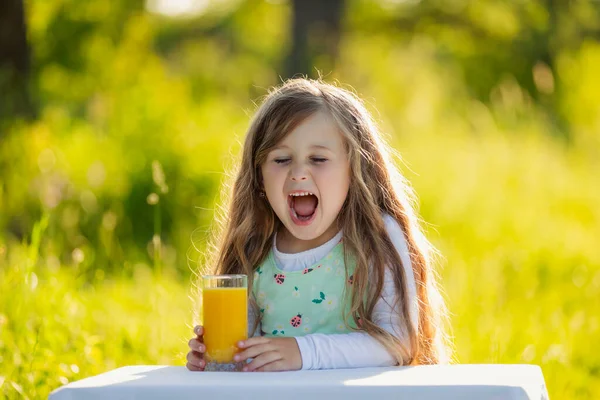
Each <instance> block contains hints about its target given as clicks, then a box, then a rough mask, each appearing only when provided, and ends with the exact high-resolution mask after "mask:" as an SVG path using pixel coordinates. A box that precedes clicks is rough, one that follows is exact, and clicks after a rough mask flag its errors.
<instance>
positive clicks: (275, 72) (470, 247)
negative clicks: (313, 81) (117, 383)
mask: <svg viewBox="0 0 600 400" xmlns="http://www.w3.org/2000/svg"><path fill="white" fill-rule="evenodd" d="M0 71H1V72H0V397H7V398H21V397H22V398H44V397H46V396H47V395H48V393H49V392H50V391H51V390H54V389H55V388H57V387H59V386H61V385H63V384H66V383H68V382H70V381H73V380H77V379H81V378H83V377H86V376H90V375H94V374H98V373H102V372H105V371H108V370H110V369H113V368H117V367H119V366H123V365H132V364H171V365H184V364H185V354H186V352H187V340H188V339H189V337H191V326H192V325H193V323H194V321H193V314H194V313H193V300H194V299H193V294H192V293H193V291H192V290H191V282H192V280H193V270H194V269H195V268H196V266H197V261H198V259H199V256H200V255H201V252H202V250H203V247H204V241H205V238H206V234H207V231H208V229H209V228H210V225H211V221H212V218H213V214H214V208H215V204H216V203H215V202H216V201H218V198H219V188H220V184H221V183H222V182H223V181H224V179H225V177H226V175H225V171H227V169H228V168H229V167H231V166H232V165H234V162H235V160H236V157H237V156H238V155H239V149H240V143H241V141H242V140H243V135H244V133H245V130H246V128H247V126H248V122H249V118H250V116H251V115H252V113H253V111H254V110H255V107H256V104H257V103H258V102H260V99H261V97H262V96H264V95H265V94H266V90H267V89H268V88H269V87H271V86H273V85H277V84H279V83H280V82H281V81H282V80H283V79H286V78H287V77H290V76H293V75H294V74H298V73H300V74H305V75H307V76H310V77H318V76H319V74H321V75H322V76H323V78H324V79H325V80H326V81H329V82H335V81H339V82H340V84H341V85H342V86H344V87H347V88H353V89H354V90H355V91H356V92H357V93H358V94H359V95H360V96H361V97H362V98H364V99H365V101H366V103H367V105H368V107H369V109H370V110H371V111H372V112H373V113H374V115H375V117H376V119H377V120H378V121H379V123H380V125H381V128H382V130H383V131H384V132H386V134H388V135H389V136H388V137H389V140H390V141H391V142H392V143H393V145H394V147H395V148H396V149H397V150H398V151H399V152H400V153H401V154H402V157H403V162H402V163H400V164H399V165H400V166H401V168H402V170H403V172H404V173H405V174H406V176H407V177H408V178H409V180H410V181H411V182H412V184H413V185H414V187H415V189H416V192H417V194H418V196H419V205H420V212H421V215H422V217H423V219H424V220H425V221H426V222H427V223H428V225H427V227H426V228H427V233H428V236H429V238H430V239H431V240H432V241H433V243H434V244H435V245H436V246H437V247H438V248H439V249H440V250H441V252H442V254H443V255H444V260H443V265H442V267H443V268H442V269H441V271H440V272H441V277H442V284H443V287H444V290H445V295H446V299H447V301H448V306H449V309H450V311H451V313H452V315H451V318H452V325H453V329H454V332H453V333H454V337H455V342H456V350H457V358H458V360H459V361H460V362H463V363H533V364H538V365H540V366H541V367H542V369H543V372H544V375H545V379H546V383H547V386H548V389H549V392H550V396H551V398H552V399H574V398H581V399H592V398H598V397H599V396H600V354H599V353H598V352H597V351H596V350H597V349H596V348H595V345H597V344H598V343H599V342H600V317H599V314H598V310H599V309H600V295H599V293H600V268H599V266H600V250H599V248H600V207H599V205H600V74H599V72H600V3H598V2H597V1H593V0H572V1H567V0H527V1H520V0H515V1H511V2H507V1H503V0H420V1H419V0H377V1H376V0H345V1H342V0H330V1H316V0H304V1H302V0H295V1H289V0H288V1H284V0H278V1H275V0H272V1H259V0H227V1H216V0H177V1H167V0H148V1H147V2H144V1H141V0H113V1H101V0H93V1H85V2H80V1H75V0H25V1H23V0H8V1H5V2H3V3H2V5H0Z"/></svg>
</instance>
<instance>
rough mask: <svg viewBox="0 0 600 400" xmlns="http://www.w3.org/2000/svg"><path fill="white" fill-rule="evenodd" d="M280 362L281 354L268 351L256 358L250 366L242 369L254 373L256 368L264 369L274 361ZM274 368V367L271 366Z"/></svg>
mask: <svg viewBox="0 0 600 400" xmlns="http://www.w3.org/2000/svg"><path fill="white" fill-rule="evenodd" d="M279 360H281V353H279V352H278V351H269V352H267V353H263V354H261V355H260V356H258V357H256V358H255V359H254V360H252V362H251V363H250V364H248V365H247V366H245V367H244V371H249V372H252V371H255V370H257V369H258V368H261V367H264V366H266V365H267V364H270V363H274V362H275V361H279ZM273 367H274V366H273Z"/></svg>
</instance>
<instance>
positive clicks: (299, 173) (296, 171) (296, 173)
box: [290, 165, 308, 181]
mask: <svg viewBox="0 0 600 400" xmlns="http://www.w3.org/2000/svg"><path fill="white" fill-rule="evenodd" d="M290 178H291V179H292V180H293V181H305V180H307V179H308V173H307V172H306V168H304V166H303V165H296V166H294V167H292V169H291V170H290Z"/></svg>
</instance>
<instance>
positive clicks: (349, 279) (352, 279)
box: [348, 275, 354, 285]
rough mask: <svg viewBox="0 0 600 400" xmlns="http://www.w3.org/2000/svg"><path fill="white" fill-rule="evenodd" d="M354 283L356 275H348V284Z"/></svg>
mask: <svg viewBox="0 0 600 400" xmlns="http://www.w3.org/2000/svg"><path fill="white" fill-rule="evenodd" d="M353 283H354V275H350V276H349V277H348V285H352V284H353Z"/></svg>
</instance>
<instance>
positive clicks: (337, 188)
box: [318, 167, 350, 203]
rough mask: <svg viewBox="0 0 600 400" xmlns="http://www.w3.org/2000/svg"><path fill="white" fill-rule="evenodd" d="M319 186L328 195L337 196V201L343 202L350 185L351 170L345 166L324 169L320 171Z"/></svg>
mask: <svg viewBox="0 0 600 400" xmlns="http://www.w3.org/2000/svg"><path fill="white" fill-rule="evenodd" d="M318 176H319V183H320V184H319V188H320V190H321V192H322V193H323V194H324V195H325V196H328V197H331V198H335V199H337V201H335V203H343V202H344V200H345V198H346V196H347V194H348V188H349V187H350V174H349V171H347V170H346V169H344V168H343V167H338V168H330V169H323V170H321V171H319V173H318Z"/></svg>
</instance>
